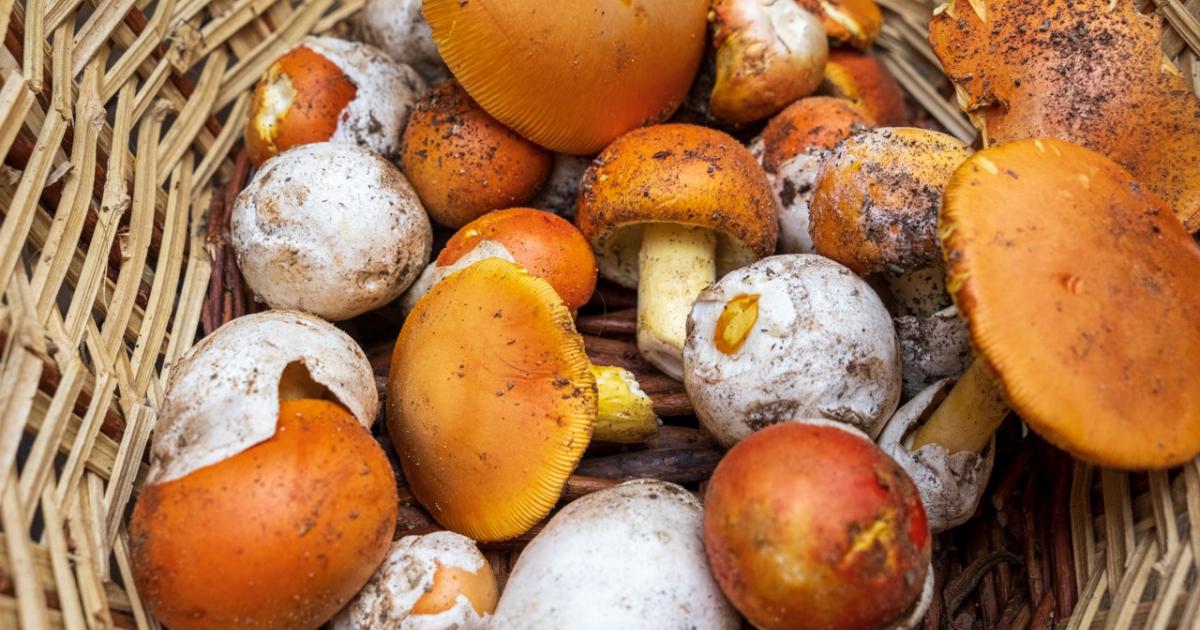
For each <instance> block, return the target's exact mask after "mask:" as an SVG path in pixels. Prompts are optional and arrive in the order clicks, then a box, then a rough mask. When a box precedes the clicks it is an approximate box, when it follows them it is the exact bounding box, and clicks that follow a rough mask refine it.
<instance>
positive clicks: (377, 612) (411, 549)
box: [332, 532, 499, 630]
mask: <svg viewBox="0 0 1200 630" xmlns="http://www.w3.org/2000/svg"><path fill="white" fill-rule="evenodd" d="M498 598H499V590H498V589H497V587H496V576H495V575H494V574H493V573H492V568H491V567H490V566H488V561H487V559H486V558H484V557H483V554H481V553H479V549H478V548H476V547H475V543H474V542H473V541H472V540H471V539H470V538H467V537H465V536H460V535H458V534H455V533H454V532H434V533H432V534H426V535H424V536H405V537H404V538H401V539H400V540H398V541H396V542H395V543H392V550H391V552H390V553H389V554H388V557H387V559H385V560H384V561H383V564H381V565H380V566H379V570H377V571H376V572H375V575H374V576H372V577H371V579H370V581H368V582H367V585H366V586H364V587H363V589H362V591H360V592H359V594H358V595H357V596H356V597H355V598H354V600H353V601H351V602H350V605H349V606H346V608H344V609H343V610H342V612H340V613H338V616H337V617H334V619H333V624H332V626H333V630H372V629H374V628H398V629H399V630H451V629H454V630H483V629H484V628H486V627H487V622H488V620H489V619H490V618H491V617H490V615H491V613H492V611H494V610H495V609H496V600H497V599H498Z"/></svg>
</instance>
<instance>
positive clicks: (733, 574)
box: [704, 422, 932, 630]
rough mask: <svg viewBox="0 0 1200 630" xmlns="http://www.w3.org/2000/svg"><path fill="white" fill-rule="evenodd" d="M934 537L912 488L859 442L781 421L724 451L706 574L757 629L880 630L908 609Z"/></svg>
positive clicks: (708, 531) (712, 491) (708, 502)
mask: <svg viewBox="0 0 1200 630" xmlns="http://www.w3.org/2000/svg"><path fill="white" fill-rule="evenodd" d="M931 544H932V536H930V533H929V525H928V523H927V522H926V519H925V509H924V508H923V507H922V505H921V499H920V495H919V494H918V492H917V488H916V486H915V485H914V484H913V482H912V480H911V479H909V477H908V475H907V474H905V472H904V470H903V469H902V468H900V466H899V464H897V463H896V462H895V461H893V460H892V458H890V457H888V456H887V455H886V454H885V453H884V452H883V451H881V450H880V449H879V447H877V446H875V444H874V443H872V442H871V441H870V440H869V439H867V437H866V436H865V435H862V434H857V433H851V432H850V431H849V430H847V429H843V428H840V427H835V426H831V425H818V424H808V423H804V422H783V423H780V424H776V425H774V426H770V427H767V428H766V429H762V430H761V431H758V432H756V433H754V434H752V435H750V437H748V438H746V439H744V440H742V441H741V442H739V443H738V444H737V445H736V446H734V447H733V448H732V449H730V450H729V452H728V453H726V454H725V457H724V458H722V459H721V463H720V464H718V465H717V468H716V470H715V471H714V472H713V475H712V479H711V480H710V481H709V484H708V490H707V493H706V496H705V501H704V546H705V550H706V551H707V553H708V560H709V564H710V565H711V567H712V571H713V575H714V576H716V578H717V582H718V583H719V584H720V585H721V589H722V590H724V591H725V595H726V596H728V597H729V599H730V601H731V602H733V605H734V606H735V607H736V608H737V609H738V611H739V612H741V613H742V614H743V615H745V616H746V618H747V619H749V620H750V622H751V623H752V624H754V626H755V627H757V628H763V629H764V630H802V629H808V628H814V629H815V628H822V629H825V630H830V629H840V628H846V629H850V628H880V627H886V624H887V623H888V622H893V621H896V620H897V619H898V618H899V617H901V615H902V614H903V613H905V612H906V610H908V609H910V608H912V607H914V604H915V603H916V601H917V598H918V595H920V593H921V591H922V586H923V584H924V583H925V580H926V574H927V573H928V572H929V569H930V567H929V559H930V554H931V550H930V548H931Z"/></svg>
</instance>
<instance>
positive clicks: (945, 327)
mask: <svg viewBox="0 0 1200 630" xmlns="http://www.w3.org/2000/svg"><path fill="white" fill-rule="evenodd" d="M892 323H893V324H895V327H896V338H897V339H898V340H899V341H900V365H901V370H900V372H901V374H902V375H903V379H904V392H903V394H904V398H912V397H913V396H916V395H917V394H919V393H921V392H922V391H923V390H925V389H926V388H927V387H929V386H930V385H933V384H934V383H935V382H936V381H939V380H942V379H944V378H947V377H957V376H958V375H960V374H962V373H963V372H964V371H966V369H967V366H968V365H970V363H971V357H972V354H971V333H970V331H968V330H967V324H966V322H964V321H963V320H962V318H961V317H959V316H958V309H956V308H954V307H953V306H948V307H946V308H944V309H942V310H940V311H938V312H936V313H934V314H933V315H930V316H929V317H917V316H915V315H901V316H899V317H895V318H893V319H892Z"/></svg>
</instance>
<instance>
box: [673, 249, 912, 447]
mask: <svg viewBox="0 0 1200 630" xmlns="http://www.w3.org/2000/svg"><path fill="white" fill-rule="evenodd" d="M683 362H684V370H683V373H684V381H683V382H684V386H685V387H686V388H687V392H688V397H689V398H690V399H691V401H692V404H693V405H694V407H695V409H696V415H697V417H699V419H700V423H701V424H702V425H703V426H704V427H705V428H706V429H708V431H709V432H710V433H712V434H713V436H714V437H715V438H716V439H717V441H718V442H720V443H721V444H722V445H724V446H726V447H729V446H732V445H733V444H735V443H736V442H738V441H739V440H741V439H742V438H744V437H746V436H747V435H750V433H752V432H754V431H755V430H758V429H761V428H763V427H766V426H769V425H771V424H774V423H776V422H781V421H784V420H795V419H799V418H826V419H829V420H836V421H839V422H845V423H847V424H850V425H852V426H854V427H856V428H858V429H860V430H862V431H863V432H864V433H866V434H868V435H870V436H872V437H874V436H876V435H878V434H879V431H880V429H882V427H883V423H884V422H886V421H887V419H888V418H889V417H891V415H892V412H893V411H895V409H896V406H897V404H899V402H900V352H899V347H898V344H897V343H896V335H895V331H894V330H893V329H892V320H891V317H890V316H889V315H888V312H887V309H886V308H884V306H883V303H882V302H881V301H880V300H879V297H878V296H877V295H876V294H875V292H874V291H873V290H872V289H871V287H870V286H869V285H867V283H866V282H864V281H863V280H862V279H861V278H859V277H858V276H856V275H854V273H853V272H852V271H850V270H849V269H847V268H845V267H843V266H842V265H839V264H838V263H836V262H833V261H832V260H829V259H827V258H823V257H821V256H816V255H811V254H792V255H785V256H773V257H771V258H764V259H763V260H760V261H758V262H757V263H754V264H753V265H750V266H749V267H743V268H741V269H737V270H735V271H732V272H730V273H729V274H728V275H726V276H725V277H724V278H722V279H721V280H720V281H718V282H717V283H716V284H714V285H713V286H711V287H709V288H708V289H706V290H704V291H703V292H701V294H700V296H699V297H698V298H697V299H696V302H695V303H694V304H693V305H692V312H691V315H690V317H689V318H688V337H687V343H686V344H685V346H684V351H683Z"/></svg>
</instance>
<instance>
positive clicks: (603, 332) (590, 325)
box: [575, 308, 637, 337]
mask: <svg viewBox="0 0 1200 630" xmlns="http://www.w3.org/2000/svg"><path fill="white" fill-rule="evenodd" d="M575 328H576V329H578V330H579V332H581V333H583V334H585V335H599V336H611V337H629V336H632V335H634V334H636V333H637V309H636V308H627V309H622V310H619V311H610V312H608V313H602V314H599V315H582V316H580V317H579V319H577V320H575Z"/></svg>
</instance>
